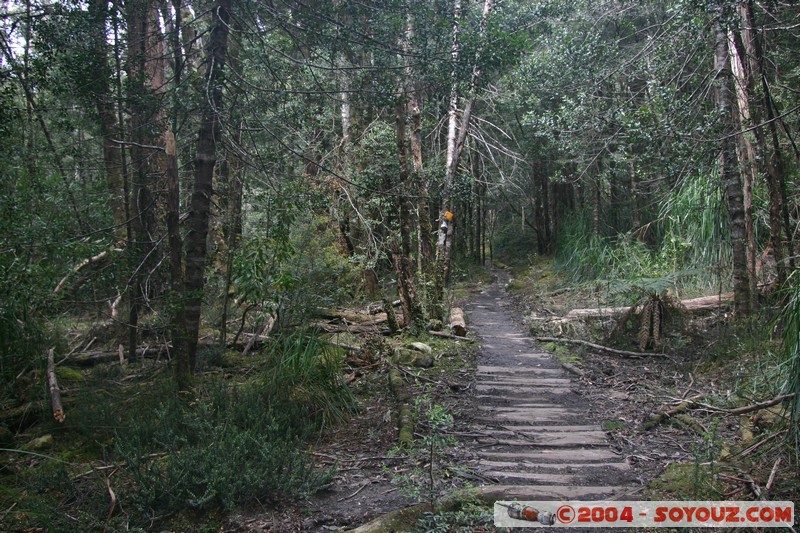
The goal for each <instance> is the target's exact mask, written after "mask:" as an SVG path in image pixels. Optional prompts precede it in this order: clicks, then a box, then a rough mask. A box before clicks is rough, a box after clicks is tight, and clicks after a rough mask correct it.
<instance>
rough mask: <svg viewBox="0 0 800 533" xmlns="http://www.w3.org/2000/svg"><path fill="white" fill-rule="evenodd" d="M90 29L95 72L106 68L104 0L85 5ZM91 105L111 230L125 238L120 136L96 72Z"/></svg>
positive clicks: (106, 85)
mask: <svg viewBox="0 0 800 533" xmlns="http://www.w3.org/2000/svg"><path fill="white" fill-rule="evenodd" d="M88 12H89V14H90V18H91V22H92V23H93V24H94V28H93V32H92V39H93V42H92V48H93V52H94V56H95V57H94V61H95V62H96V64H97V66H98V71H99V73H105V72H106V71H108V70H109V61H108V43H107V33H108V28H107V19H108V0H92V1H91V2H90V3H89V6H88ZM93 93H94V95H95V107H96V108H97V114H98V117H99V119H100V121H99V124H100V135H101V136H102V138H103V168H104V170H105V177H106V183H107V184H108V185H107V186H108V193H109V196H110V204H111V212H112V213H113V215H114V234H115V235H116V237H117V239H124V238H125V226H126V221H127V219H128V217H127V216H126V214H125V203H124V200H125V190H124V189H125V187H124V178H123V174H122V153H121V152H122V149H123V148H122V145H121V144H119V143H117V142H114V141H115V140H117V139H121V138H122V135H121V134H120V133H121V132H120V125H119V124H118V123H117V117H116V112H115V110H114V103H113V102H114V95H113V93H112V92H111V84H110V80H109V79H108V78H106V77H105V76H103V75H102V74H99V75H98V77H97V80H96V81H95V86H94V88H93Z"/></svg>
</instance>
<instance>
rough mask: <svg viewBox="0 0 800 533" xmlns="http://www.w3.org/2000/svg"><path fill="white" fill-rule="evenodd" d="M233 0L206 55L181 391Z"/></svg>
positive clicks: (192, 342) (196, 308) (193, 325)
mask: <svg viewBox="0 0 800 533" xmlns="http://www.w3.org/2000/svg"><path fill="white" fill-rule="evenodd" d="M231 4H232V0H217V1H216V2H215V4H214V8H213V10H212V19H211V36H210V38H209V44H208V51H207V55H206V74H205V83H204V84H203V85H204V87H207V90H208V93H207V95H206V98H205V99H204V101H203V105H202V118H201V122H200V131H199V133H198V136H197V149H196V153H195V161H194V188H193V191H192V198H191V204H190V211H189V220H188V226H189V233H188V235H187V237H186V273H185V280H184V301H185V307H184V313H185V323H186V326H185V327H186V346H185V351H184V352H183V353H179V354H178V364H177V373H176V378H177V381H178V384H179V386H180V387H181V388H186V387H188V386H189V385H190V376H191V373H192V372H193V371H194V366H195V359H196V354H197V341H198V336H199V331H200V312H201V308H202V303H203V289H204V285H205V272H204V271H205V263H206V253H207V246H206V238H207V237H208V226H209V214H210V212H211V196H212V195H213V194H214V191H213V187H212V186H213V179H214V167H215V165H216V162H217V145H218V143H219V139H220V136H221V134H222V127H221V112H222V104H223V94H222V75H223V69H224V66H225V61H226V59H227V53H228V34H229V28H230V17H231Z"/></svg>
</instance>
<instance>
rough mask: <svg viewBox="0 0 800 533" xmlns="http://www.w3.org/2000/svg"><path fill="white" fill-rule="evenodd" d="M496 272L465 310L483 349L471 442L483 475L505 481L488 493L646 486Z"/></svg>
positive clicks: (600, 494)
mask: <svg viewBox="0 0 800 533" xmlns="http://www.w3.org/2000/svg"><path fill="white" fill-rule="evenodd" d="M496 273H497V276H498V279H497V281H495V282H494V283H493V284H492V285H491V286H490V287H489V288H488V289H486V290H485V291H483V292H481V293H480V294H477V295H475V296H474V297H473V298H472V299H471V300H470V301H469V303H467V305H465V311H466V312H467V315H468V320H469V323H470V328H471V329H472V330H473V331H474V332H475V334H476V335H477V336H478V338H479V339H480V341H481V344H482V348H481V354H480V356H479V359H478V369H477V375H476V378H475V379H476V380H475V387H476V392H475V394H476V398H475V409H476V410H475V413H474V417H475V418H474V421H473V425H472V428H471V431H470V434H471V435H474V436H472V437H470V440H469V441H468V445H469V446H470V447H471V448H472V449H474V450H475V451H476V453H477V456H478V458H479V460H478V465H477V468H476V470H477V471H478V472H480V474H481V475H483V476H485V477H486V478H489V479H492V480H496V481H497V485H488V486H486V487H485V488H484V491H485V492H488V493H489V494H492V495H493V496H495V495H496V496H497V499H520V500H548V499H572V500H580V499H591V500H596V499H603V498H612V497H614V496H615V495H619V494H621V493H624V492H626V491H627V490H629V489H631V488H632V487H633V486H634V485H638V483H636V482H635V478H634V476H633V472H632V471H631V468H630V466H629V465H628V463H627V462H626V461H625V458H624V456H620V455H618V454H617V453H615V451H614V450H613V449H612V447H611V445H610V442H609V440H608V438H607V436H606V434H605V432H604V431H603V430H602V428H601V426H600V424H599V423H598V421H597V420H594V419H592V418H591V416H590V415H589V412H590V411H591V406H590V404H589V402H588V401H587V400H586V399H584V398H583V397H582V396H580V395H579V394H578V393H577V392H576V391H575V389H576V385H575V384H573V381H572V378H571V375H570V374H569V373H567V371H565V370H564V369H563V367H562V366H561V365H560V364H559V363H558V361H556V360H555V359H554V358H553V356H552V355H551V354H550V353H548V352H547V351H545V350H544V349H542V348H541V347H540V346H538V345H537V344H536V342H535V341H533V339H531V338H530V337H529V336H528V334H527V332H526V330H525V328H524V327H523V326H522V325H521V324H519V323H518V321H517V320H516V319H515V313H514V311H513V308H512V307H511V303H510V299H509V298H508V297H507V295H506V294H505V291H504V289H503V287H504V286H505V284H506V283H507V282H508V274H507V273H506V272H504V271H497V272H496Z"/></svg>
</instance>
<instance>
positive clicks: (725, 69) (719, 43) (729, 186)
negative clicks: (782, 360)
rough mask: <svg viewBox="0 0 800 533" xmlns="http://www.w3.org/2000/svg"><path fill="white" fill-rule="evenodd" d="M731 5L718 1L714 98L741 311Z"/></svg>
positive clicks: (743, 287) (744, 288) (744, 297)
mask: <svg viewBox="0 0 800 533" xmlns="http://www.w3.org/2000/svg"><path fill="white" fill-rule="evenodd" d="M727 15H728V13H727V9H726V8H724V7H723V6H721V5H719V4H717V6H716V13H715V18H714V21H713V30H714V45H715V46H714V97H715V98H714V99H715V103H716V107H717V112H718V116H719V120H720V124H721V126H722V127H721V131H720V133H721V137H722V140H721V141H720V156H719V161H720V177H721V179H722V186H723V188H724V190H725V196H726V197H727V200H728V219H729V222H730V228H731V247H732V257H733V292H734V307H735V311H736V313H737V314H739V315H746V314H748V313H749V312H750V280H749V278H748V272H747V254H746V251H745V238H746V237H745V219H744V200H743V193H742V184H741V181H740V180H739V171H738V168H737V161H736V138H735V136H736V133H737V129H736V122H735V115H734V108H733V99H732V90H731V87H732V85H733V79H732V74H731V70H730V61H729V50H728V33H727V30H726V29H725V27H724V26H723V21H725V20H727Z"/></svg>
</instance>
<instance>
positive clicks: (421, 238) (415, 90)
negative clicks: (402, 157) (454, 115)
mask: <svg viewBox="0 0 800 533" xmlns="http://www.w3.org/2000/svg"><path fill="white" fill-rule="evenodd" d="M413 38H414V15H413V14H412V13H408V14H407V15H406V35H405V39H404V40H403V51H404V52H405V53H406V57H407V59H406V65H405V67H406V68H405V75H406V83H405V90H406V96H407V97H408V103H407V107H408V109H407V113H408V121H409V127H410V130H411V132H410V134H409V138H408V140H409V148H410V151H411V182H412V183H413V185H414V187H415V189H416V191H417V195H418V200H417V242H418V247H417V272H418V273H419V274H421V275H423V276H424V275H425V274H426V273H427V272H428V269H429V266H430V263H431V259H432V257H433V251H432V248H431V211H430V204H429V199H428V183H427V180H426V178H425V169H424V166H423V159H422V111H421V107H422V104H421V103H420V89H419V86H418V85H419V84H418V82H417V80H416V78H415V76H414V67H413V66H412V63H411V43H412V40H413Z"/></svg>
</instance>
